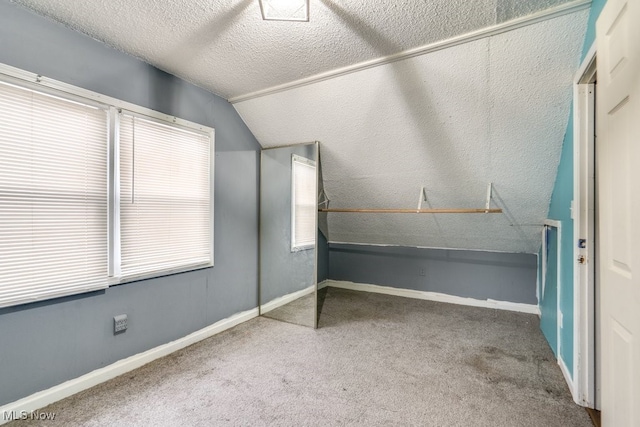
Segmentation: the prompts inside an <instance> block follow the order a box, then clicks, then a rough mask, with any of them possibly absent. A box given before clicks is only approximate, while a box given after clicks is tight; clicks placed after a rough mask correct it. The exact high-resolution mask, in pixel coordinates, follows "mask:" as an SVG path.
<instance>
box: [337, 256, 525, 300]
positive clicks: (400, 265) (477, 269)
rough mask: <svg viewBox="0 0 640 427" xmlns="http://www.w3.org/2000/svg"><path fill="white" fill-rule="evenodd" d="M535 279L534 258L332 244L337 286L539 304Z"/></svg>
mask: <svg viewBox="0 0 640 427" xmlns="http://www.w3.org/2000/svg"><path fill="white" fill-rule="evenodd" d="M536 274H537V260H536V256H535V255H532V254H510V253H500V252H481V251H464V250H447V249H423V248H407V247H395V246H367V245H347V244H335V243H331V244H329V278H330V279H333V280H346V281H350V282H356V283H368V284H373V285H382V286H392V287H396V288H404V289H413V290H418V291H430V292H440V293H443V294H449V295H455V296H460V297H468V298H476V299H481V300H486V299H494V300H500V301H510V302H519V303H526V304H537V300H536Z"/></svg>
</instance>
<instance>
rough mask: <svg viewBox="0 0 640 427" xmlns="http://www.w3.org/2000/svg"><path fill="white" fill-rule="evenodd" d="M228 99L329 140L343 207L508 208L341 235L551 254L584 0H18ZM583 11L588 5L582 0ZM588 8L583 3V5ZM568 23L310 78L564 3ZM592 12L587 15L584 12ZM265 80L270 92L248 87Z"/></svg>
mask: <svg viewBox="0 0 640 427" xmlns="http://www.w3.org/2000/svg"><path fill="white" fill-rule="evenodd" d="M15 1H16V2H17V3H20V4H22V5H24V6H26V7H28V8H31V9H33V10H34V11H36V12H37V13H40V14H43V15H45V16H48V17H51V18H52V19H55V20H58V21H60V22H63V23H64V24H66V25H68V26H70V27H72V28H75V29H77V30H79V31H81V32H84V33H86V34H88V35H90V36H92V37H94V38H96V39H98V40H102V41H104V42H105V43H107V44H109V45H111V46H114V47H116V48H118V49H120V50H122V51H124V52H127V53H129V54H132V55H134V56H137V57H139V58H142V59H143V60H145V61H147V62H149V63H151V64H152V65H155V66H157V67H158V68H161V69H163V70H166V71H168V72H170V73H172V74H175V75H177V76H179V77H182V78H184V79H186V80H189V81H191V82H193V83H195V84H197V85H199V86H201V87H203V88H206V89H208V90H210V91H212V92H214V93H217V94H219V95H221V96H223V97H225V98H227V99H232V98H233V99H235V100H236V101H239V102H237V103H236V104H235V107H236V109H237V110H238V112H239V113H240V114H241V115H242V117H243V119H244V120H245V122H246V123H247V125H248V126H249V128H250V129H251V131H252V132H253V133H254V135H255V136H256V137H257V139H258V141H259V142H260V143H261V144H262V145H263V146H265V147H271V146H277V145H284V144H289V143H296V142H303V141H314V140H319V141H320V142H321V156H322V164H323V169H324V170H323V174H324V179H325V189H326V192H327V193H328V195H329V197H330V199H331V200H332V201H331V205H332V207H347V208H359V207H361V208H412V207H415V206H417V204H418V198H419V193H420V189H421V188H422V187H423V186H424V187H425V189H426V192H427V196H428V201H427V202H425V203H424V204H423V206H424V207H433V208H465V207H468V208H476V207H483V206H484V204H485V196H486V188H487V184H488V183H489V182H492V183H493V185H494V193H493V194H494V203H493V206H494V207H500V208H503V209H504V213H503V214H482V215H463V214H448V215H445V214H443V215H430V214H421V215H409V214H399V215H395V214H390V215H386V214H339V213H332V214H330V217H329V240H330V241H333V242H351V243H365V244H394V245H406V246H425V247H446V248H464V249H479V250H498V251H507V252H537V250H538V248H539V247H540V230H541V224H542V222H543V220H544V219H545V217H546V214H547V210H548V206H549V200H550V197H551V192H552V188H553V184H554V180H555V175H556V168H557V165H558V162H559V158H560V150H561V145H562V139H563V135H564V131H565V127H566V123H567V118H568V117H569V106H570V98H571V78H572V74H573V72H574V71H575V69H576V68H577V65H578V61H579V55H580V48H581V46H580V45H581V43H582V40H583V37H584V31H585V28H586V21H587V11H586V10H584V6H586V5H588V2H585V1H584V0H571V1H567V0H421V1H416V0H395V1H388V0H310V4H311V18H310V22H266V21H262V19H261V17H260V11H259V6H258V0H163V1H159V0H136V1H130V0H108V1H107V0H89V1H82V2H77V1H69V0H15ZM574 7H575V9H574ZM580 8H582V9H580ZM562 9H567V10H572V12H571V13H567V14H562V13H560V14H553V15H550V16H554V18H552V19H547V20H544V19H543V18H540V19H536V20H534V21H533V22H535V23H533V24H531V25H528V26H524V27H519V28H517V29H513V30H510V31H507V32H504V33H501V34H492V35H490V36H487V37H484V38H476V39H474V40H473V41H469V42H466V43H462V44H458V45H454V46H452V47H448V48H446V49H441V50H437V51H429V53H426V54H421V55H418V56H413V57H408V58H406V59H403V60H399V61H395V62H391V63H387V64H385V65H379V66H376V67H370V68H362V69H360V70H359V71H357V72H351V73H348V74H345V73H343V74H340V75H334V76H333V77H332V78H329V79H324V80H317V81H314V82H313V83H311V84H306V85H293V86H291V87H289V88H288V89H287V90H281V91H270V90H269V89H272V88H274V87H277V86H279V85H285V86H286V85H287V84H288V83H291V82H296V81H298V82H299V81H301V80H303V79H306V78H310V77H313V76H317V75H319V74H321V73H329V74H331V73H332V71H335V70H337V69H339V68H341V67H350V66H353V65H354V64H358V63H362V62H363V61H373V60H376V59H377V58H381V57H384V56H388V55H393V54H397V53H398V52H402V51H407V50H409V49H414V48H420V47H422V46H428V45H430V44H433V43H436V42H439V41H442V40H447V39H450V38H452V37H456V36H459V35H461V34H467V33H470V32H473V31H478V30H483V29H487V28H491V27H493V26H496V25H501V24H502V23H505V22H513V21H514V20H518V19H522V18H523V17H528V16H529V17H531V16H538V17H539V15H540V14H546V13H547V12H548V11H555V10H562ZM574 10H577V11H574ZM260 91H262V92H263V93H267V95H264V96H257V97H255V96H245V95H252V94H255V93H256V92H260Z"/></svg>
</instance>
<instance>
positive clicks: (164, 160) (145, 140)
mask: <svg viewBox="0 0 640 427" xmlns="http://www.w3.org/2000/svg"><path fill="white" fill-rule="evenodd" d="M210 146H211V144H210V135H208V134H206V133H203V132H196V131H192V130H189V129H183V128H180V127H176V126H175V125H173V126H171V125H168V124H165V123H162V122H159V121H156V120H151V119H149V118H143V117H140V116H136V115H133V114H129V113H121V114H120V241H121V254H120V259H121V266H120V275H121V277H123V278H128V277H136V276H140V275H144V274H148V273H152V272H156V271H170V270H173V269H176V268H185V267H198V266H208V265H211V263H212V261H213V248H212V245H211V234H212V225H213V224H211V187H210V180H209V173H210V167H209V166H210V164H211V160H210V156H209V154H210Z"/></svg>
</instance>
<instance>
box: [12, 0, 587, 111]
mask: <svg viewBox="0 0 640 427" xmlns="http://www.w3.org/2000/svg"><path fill="white" fill-rule="evenodd" d="M15 2H16V3H19V4H22V5H24V6H26V7H28V8H30V9H33V10H34V11H36V12H37V13H40V14H42V15H45V16H48V17H50V18H53V19H55V20H57V21H60V22H62V23H64V24H66V25H68V26H70V27H72V28H74V29H77V30H78V31H81V32H83V33H86V34H88V35H89V36H91V37H94V38H96V39H98V40H101V41H103V42H105V43H106V44H108V45H111V46H113V47H115V48H117V49H120V50H122V51H124V52H127V53H129V54H131V55H134V56H137V57H139V58H142V59H143V60H145V61H147V62H148V63H150V64H152V65H155V66H156V67H158V68H160V69H163V70H165V71H168V72H170V73H172V74H174V75H176V76H179V77H182V78H184V79H186V80H188V81H191V82H193V83H195V84H197V85H199V86H201V87H203V88H205V89H208V90H210V91H212V92H214V93H216V94H219V95H221V96H222V97H224V98H226V99H229V98H233V97H237V96H240V95H243V94H247V93H251V92H255V91H258V90H262V89H266V88H269V87H272V86H275V85H280V84H284V83H287V82H291V81H293V80H298V79H301V78H304V77H308V76H312V75H315V74H318V73H322V72H327V71H330V70H334V69H336V68H339V67H345V66H349V65H352V64H355V63H358V62H362V61H367V60H371V59H375V58H378V57H380V56H385V55H390V54H394V53H397V52H400V51H404V50H407V49H411V48H415V47H418V46H423V45H426V44H429V43H433V42H436V41H439V40H444V39H448V38H451V37H454V36H456V35H459V34H464V33H468V32H470V31H474V30H478V29H481V28H485V27H489V26H492V25H495V24H499V23H502V22H505V21H509V20H512V19H514V18H518V17H522V16H526V15H530V14H532V13H535V12H538V11H541V10H544V9H548V8H551V7H556V6H558V5H562V4H565V3H571V1H569V0H420V1H417V0H394V1H388V0H310V10H311V13H310V21H309V22H276V21H269V22H268V21H263V20H262V19H261V14H260V8H259V5H258V0H162V1H160V0H135V1H131V0H86V1H70V0H15ZM573 2H574V3H575V0H574V1H573Z"/></svg>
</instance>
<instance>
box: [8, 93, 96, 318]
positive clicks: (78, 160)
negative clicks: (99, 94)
mask: <svg viewBox="0 0 640 427" xmlns="http://www.w3.org/2000/svg"><path fill="white" fill-rule="evenodd" d="M107 132H108V113H107V111H106V110H105V109H103V108H97V107H94V106H90V105H86V104H83V103H78V102H75V101H70V100H66V99H63V98H60V97H55V96H51V95H47V94H44V93H40V92H36V91H32V90H29V89H26V88H22V87H18V86H13V85H10V84H7V83H3V82H0V306H9V305H15V304H19V303H25V302H31V301H37V300H43V299H48V298H54V297H59V296H64V295H70V294H75V293H80V292H86V291H90V290H95V289H100V288H105V287H107V276H108V260H107V253H108V251H107V237H108V230H107V141H108V134H107Z"/></svg>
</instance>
